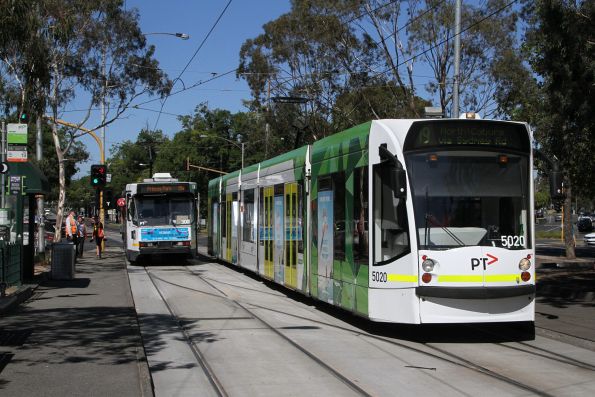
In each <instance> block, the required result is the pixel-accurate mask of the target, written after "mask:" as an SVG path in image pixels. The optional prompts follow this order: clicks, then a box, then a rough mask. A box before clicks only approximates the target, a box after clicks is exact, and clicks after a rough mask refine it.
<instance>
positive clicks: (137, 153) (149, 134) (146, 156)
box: [107, 129, 169, 195]
mask: <svg viewBox="0 0 595 397" xmlns="http://www.w3.org/2000/svg"><path fill="white" fill-rule="evenodd" d="M168 142H169V139H168V138H167V137H166V136H165V135H164V134H163V132H162V131H161V130H158V131H150V130H147V129H143V130H142V131H141V132H140V133H139V134H138V136H137V138H136V141H134V142H133V141H130V140H126V141H124V142H122V143H119V144H118V145H115V146H114V147H112V149H111V156H110V158H109V159H108V160H107V164H108V172H109V173H111V174H112V181H111V183H110V184H109V186H110V187H111V188H112V189H113V191H114V194H115V195H118V194H121V193H122V192H123V191H124V188H125V187H126V184H127V183H133V182H140V181H142V180H143V179H144V178H150V177H151V176H152V175H149V174H150V168H151V167H150V164H151V163H153V164H155V162H156V159H157V158H158V157H159V155H160V153H161V150H162V148H163V146H164V145H167V143H168ZM155 170H156V168H155V167H153V173H154V172H155Z"/></svg>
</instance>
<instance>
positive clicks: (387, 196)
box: [374, 162, 411, 265]
mask: <svg viewBox="0 0 595 397" xmlns="http://www.w3.org/2000/svg"><path fill="white" fill-rule="evenodd" d="M393 167H394V165H392V164H389V163H388V162H384V163H381V164H377V165H375V166H374V264H376V265H384V264H387V263H389V262H391V261H392V260H395V259H398V258H400V257H402V256H404V255H406V254H408V253H409V252H411V248H410V240H409V223H408V221H407V210H406V206H405V199H402V198H401V199H399V198H395V194H394V191H395V189H396V186H392V184H391V181H392V180H393V179H392V178H391V177H390V173H391V171H392V170H391V168H393Z"/></svg>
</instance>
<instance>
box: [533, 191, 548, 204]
mask: <svg viewBox="0 0 595 397" xmlns="http://www.w3.org/2000/svg"><path fill="white" fill-rule="evenodd" d="M549 202H550V195H549V193H548V192H546V191H543V190H539V191H536V192H535V208H545V207H547V205H548V204H549Z"/></svg>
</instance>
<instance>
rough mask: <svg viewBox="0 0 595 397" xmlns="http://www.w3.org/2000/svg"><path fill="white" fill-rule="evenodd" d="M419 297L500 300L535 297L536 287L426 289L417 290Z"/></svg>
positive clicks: (424, 287) (527, 285)
mask: <svg viewBox="0 0 595 397" xmlns="http://www.w3.org/2000/svg"><path fill="white" fill-rule="evenodd" d="M415 293H416V295H417V296H419V297H422V298H425V297H431V298H449V299H498V298H511V297H514V296H524V295H535V285H533V284H526V285H514V286H504V287H426V286H420V287H417V288H415Z"/></svg>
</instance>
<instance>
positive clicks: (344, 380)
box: [145, 266, 372, 397]
mask: <svg viewBox="0 0 595 397" xmlns="http://www.w3.org/2000/svg"><path fill="white" fill-rule="evenodd" d="M183 267H184V268H185V270H186V271H187V272H188V273H190V274H192V275H193V276H195V277H197V278H199V279H201V280H202V281H203V282H205V283H206V284H207V285H209V286H210V287H211V288H213V289H214V290H216V291H217V292H218V293H219V294H220V295H218V294H213V293H209V292H205V291H200V290H197V289H194V288H191V287H187V286H184V285H180V284H178V283H173V282H170V281H168V280H165V279H163V278H161V277H159V276H156V275H153V274H151V272H149V271H148V270H147V269H146V267H145V271H146V272H147V274H148V276H149V278H150V279H151V282H152V283H153V286H154V287H155V289H156V290H157V292H158V293H159V296H160V298H161V299H162V300H163V302H164V303H165V305H166V307H167V309H168V311H169V312H170V315H171V316H172V318H174V319H175V321H176V323H177V324H178V326H179V328H180V330H181V331H182V333H183V335H184V337H185V339H186V341H187V343H188V345H189V346H190V348H191V349H192V352H193V354H194V355H195V357H196V359H197V362H198V363H199V364H200V366H201V367H202V369H203V370H204V371H205V375H207V377H208V378H209V380H210V381H211V384H212V385H213V388H214V390H215V391H216V392H217V394H218V395H219V396H222V397H227V395H228V394H227V393H226V392H225V389H224V388H223V385H222V383H221V382H220V381H219V380H218V378H217V376H216V375H215V373H214V371H213V370H212V369H211V368H210V366H209V365H208V362H207V360H206V358H205V357H204V356H203V355H202V354H201V352H200V350H199V349H198V347H196V345H195V344H194V342H193V340H192V337H191V335H190V334H189V333H188V331H187V330H186V328H185V327H184V325H183V319H182V318H181V317H180V316H178V315H177V314H176V313H175V312H174V310H173V309H172V308H171V305H169V304H168V303H167V300H166V298H165V296H164V295H163V293H162V292H161V290H160V289H159V287H158V286H157V283H156V282H155V280H159V281H160V282H163V283H167V284H169V285H172V286H175V287H178V288H183V289H185V290H189V291H193V292H196V293H201V294H206V295H210V296H212V297H217V298H221V299H224V300H226V301H228V302H231V303H233V304H234V305H236V306H237V307H239V308H240V309H242V310H244V311H245V312H246V313H247V314H249V315H250V316H251V317H252V318H253V319H255V320H257V321H259V322H260V323H261V324H262V325H263V326H264V327H266V329H268V330H270V331H271V332H273V333H275V334H276V335H277V336H279V337H280V338H282V339H283V340H284V341H285V342H287V343H289V344H290V345H291V346H293V347H294V348H295V349H297V350H298V351H300V352H301V353H302V354H304V355H306V356H307V357H308V358H309V359H311V360H312V361H314V362H315V363H316V364H318V365H319V366H320V367H322V368H324V369H325V370H326V371H328V372H329V373H330V374H331V375H332V376H333V377H335V378H336V379H338V380H339V381H340V382H341V383H343V384H345V385H346V386H347V387H349V388H350V389H352V390H353V391H354V392H355V393H357V394H359V395H362V396H372V394H370V393H368V392H367V391H365V390H364V389H362V388H361V387H360V386H359V385H357V384H356V383H355V382H353V381H351V380H350V379H349V378H348V377H346V376H345V375H343V374H342V373H341V372H340V371H338V370H336V369H335V368H333V367H332V366H331V365H329V364H328V363H326V362H325V361H324V360H322V359H321V358H320V357H318V356H317V355H316V354H314V353H312V352H311V351H309V350H308V349H306V348H304V347H303V346H301V345H299V344H298V343H296V342H295V341H293V340H292V339H291V338H289V337H288V336H287V335H285V334H284V333H283V332H281V331H279V330H278V329H277V328H275V327H274V326H273V325H271V324H270V323H269V322H267V321H266V320H265V319H264V318H262V316H259V315H258V314H256V313H255V312H254V311H253V310H250V308H248V307H247V306H246V305H245V304H242V303H241V302H239V301H238V300H236V299H233V298H231V297H229V296H228V294H227V293H225V291H223V290H222V289H220V288H218V287H217V286H216V285H214V284H213V283H211V282H209V281H207V280H206V279H205V278H204V277H202V276H201V275H199V274H197V273H196V272H194V271H192V270H191V269H189V268H188V267H187V266H183Z"/></svg>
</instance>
